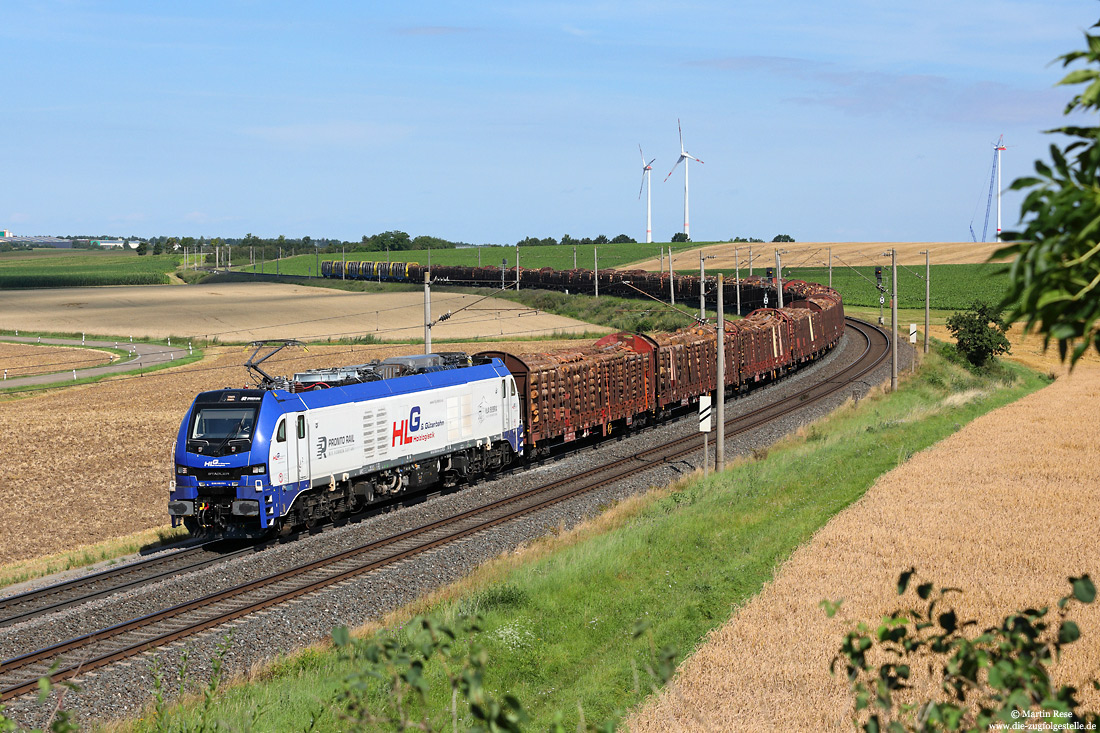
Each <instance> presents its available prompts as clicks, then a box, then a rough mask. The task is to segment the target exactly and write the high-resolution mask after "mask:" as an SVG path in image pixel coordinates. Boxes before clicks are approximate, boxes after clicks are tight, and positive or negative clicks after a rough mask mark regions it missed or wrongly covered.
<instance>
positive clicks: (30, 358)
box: [0, 342, 115, 386]
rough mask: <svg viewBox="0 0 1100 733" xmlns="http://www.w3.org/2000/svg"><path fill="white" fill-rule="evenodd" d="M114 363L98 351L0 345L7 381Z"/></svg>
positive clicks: (0, 367)
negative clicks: (31, 375) (32, 375)
mask: <svg viewBox="0 0 1100 733" xmlns="http://www.w3.org/2000/svg"><path fill="white" fill-rule="evenodd" d="M114 360H115V356H114V354H112V353H110V352H109V351H99V350H98V349H77V348H71V347H67V346H47V345H43V346H40V345H38V344H20V343H2V342H0V371H2V372H3V374H4V377H5V378H7V379H14V378H16V377H26V376H28V375H30V374H51V373H53V372H64V371H69V370H70V369H85V368H87V367H93V366H99V365H101V364H109V363H111V362H112V361H114ZM0 386H3V384H2V383H0Z"/></svg>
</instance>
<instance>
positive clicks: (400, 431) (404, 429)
mask: <svg viewBox="0 0 1100 733" xmlns="http://www.w3.org/2000/svg"><path fill="white" fill-rule="evenodd" d="M418 430H420V408H419V407H414V408H412V410H410V411H409V418H408V419H407V420H402V421H401V422H394V424H393V437H392V439H391V440H390V447H391V448H395V447H397V446H399V445H405V444H406V443H411V442H412V438H411V437H409V433H415V432H417V431H418Z"/></svg>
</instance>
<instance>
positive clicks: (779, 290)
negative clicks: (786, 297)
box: [775, 249, 783, 308]
mask: <svg viewBox="0 0 1100 733" xmlns="http://www.w3.org/2000/svg"><path fill="white" fill-rule="evenodd" d="M775 291H776V295H777V296H778V297H779V307H780V308H782V307H783V266H782V265H781V264H780V259H779V250H778V249H777V250H776V251H775Z"/></svg>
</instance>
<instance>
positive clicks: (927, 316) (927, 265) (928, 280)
mask: <svg viewBox="0 0 1100 733" xmlns="http://www.w3.org/2000/svg"><path fill="white" fill-rule="evenodd" d="M922 254H923V255H924V353H926V354H927V353H928V329H929V328H931V326H932V318H931V313H929V310H928V303H929V300H930V297H931V295H932V251H931V250H927V249H926V250H924V252H923V253H922Z"/></svg>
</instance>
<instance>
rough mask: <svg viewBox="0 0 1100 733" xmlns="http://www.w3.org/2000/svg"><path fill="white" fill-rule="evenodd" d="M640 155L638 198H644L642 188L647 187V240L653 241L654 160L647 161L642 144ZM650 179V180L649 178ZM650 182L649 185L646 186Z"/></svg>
mask: <svg viewBox="0 0 1100 733" xmlns="http://www.w3.org/2000/svg"><path fill="white" fill-rule="evenodd" d="M638 155H641V156H642V185H641V186H639V187H638V198H639V199H641V198H642V189H643V188H644V189H646V196H645V241H646V242H647V243H649V242H652V241H653V160H657V159H656V158H654V159H653V160H651V161H649V162H648V163H647V162H645V154H644V153H643V152H642V146H641V144H639V145H638ZM647 179H649V180H647ZM646 183H649V186H648V187H647V186H646Z"/></svg>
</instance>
